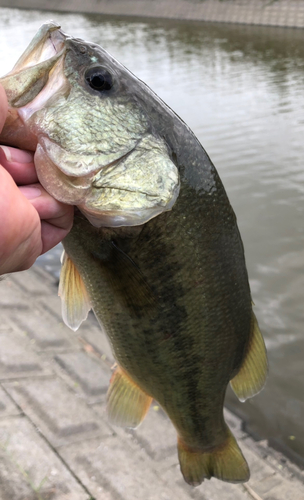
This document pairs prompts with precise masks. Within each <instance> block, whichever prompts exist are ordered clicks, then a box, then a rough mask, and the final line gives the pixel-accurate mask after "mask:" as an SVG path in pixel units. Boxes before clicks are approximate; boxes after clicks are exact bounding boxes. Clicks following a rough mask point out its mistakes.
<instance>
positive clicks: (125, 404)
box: [107, 367, 152, 429]
mask: <svg viewBox="0 0 304 500" xmlns="http://www.w3.org/2000/svg"><path fill="white" fill-rule="evenodd" d="M151 402H152V398H151V397H150V396H148V394H146V393H145V392H144V391H143V390H142V389H140V387H138V385H136V384H135V382H133V380H132V379H131V378H130V377H129V376H128V375H127V374H126V373H125V372H124V371H123V370H122V368H120V367H118V368H117V369H116V370H115V372H114V373H113V375H112V378H111V381H110V387H109V389H108V394H107V413H108V417H109V420H110V422H111V423H112V424H114V425H118V426H120V427H131V428H133V429H134V428H135V427H137V426H138V425H139V424H140V423H141V422H142V421H143V419H144V418H145V416H146V414H147V412H148V410H149V408H150V405H151Z"/></svg>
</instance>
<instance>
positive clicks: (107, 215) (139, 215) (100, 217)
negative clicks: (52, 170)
mask: <svg viewBox="0 0 304 500" xmlns="http://www.w3.org/2000/svg"><path fill="white" fill-rule="evenodd" d="M78 208H79V210H80V211H81V212H82V213H83V215H84V216H85V217H86V218H87V219H88V221H89V222H90V223H91V224H92V226H95V227H125V226H141V225H142V224H145V223H146V222H148V221H149V220H151V219H153V218H154V217H156V216H157V215H160V214H161V213H162V212H163V211H164V207H154V208H150V209H143V210H136V211H135V210H133V211H131V210H130V211H124V210H121V211H120V210H108V211H105V210H104V211H103V210H102V209H101V210H100V211H98V212H92V211H90V210H89V209H86V208H84V207H83V206H81V205H78Z"/></svg>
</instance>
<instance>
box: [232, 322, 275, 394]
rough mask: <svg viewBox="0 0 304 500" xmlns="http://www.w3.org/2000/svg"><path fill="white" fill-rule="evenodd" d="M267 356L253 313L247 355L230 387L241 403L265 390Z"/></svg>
mask: <svg viewBox="0 0 304 500" xmlns="http://www.w3.org/2000/svg"><path fill="white" fill-rule="evenodd" d="M267 369H268V365H267V354H266V348H265V343H264V339H263V337H262V334H261V332H260V329H259V325H258V322H257V319H256V317H255V315H254V313H252V331H251V336H250V340H249V346H248V349H247V353H246V355H245V357H244V359H243V363H242V366H241V368H240V370H239V372H238V373H237V375H236V376H235V377H234V378H233V379H232V380H231V381H230V385H231V387H232V389H233V391H234V392H235V394H236V395H237V397H238V398H239V400H240V401H246V399H248V398H252V397H253V396H255V394H257V393H258V392H260V391H261V389H263V387H264V385H265V381H266V377H267Z"/></svg>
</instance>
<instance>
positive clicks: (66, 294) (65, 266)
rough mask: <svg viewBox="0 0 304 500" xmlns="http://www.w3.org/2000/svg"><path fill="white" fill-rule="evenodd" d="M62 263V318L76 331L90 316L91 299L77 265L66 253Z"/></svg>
mask: <svg viewBox="0 0 304 500" xmlns="http://www.w3.org/2000/svg"><path fill="white" fill-rule="evenodd" d="M61 262H62V267H61V272H60V281H59V289H58V295H59V296H60V298H61V310H62V318H63V321H64V322H65V324H66V325H67V326H68V327H69V328H71V329H72V330H74V331H76V330H77V329H78V328H79V326H80V325H81V323H82V322H83V321H84V320H85V319H86V318H87V316H88V312H89V311H90V309H91V304H90V299H89V296H88V293H87V290H86V288H85V284H84V282H83V280H82V278H81V276H80V274H79V272H78V270H77V268H76V266H75V264H74V263H73V261H72V260H71V259H70V257H69V256H68V254H67V253H66V252H65V251H64V252H63V255H62V258H61Z"/></svg>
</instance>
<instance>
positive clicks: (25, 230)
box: [0, 166, 42, 274]
mask: <svg viewBox="0 0 304 500" xmlns="http://www.w3.org/2000/svg"><path fill="white" fill-rule="evenodd" d="M0 190H1V196H0V213H1V224H0V274H5V273H8V272H14V271H22V270H24V269H28V268H29V267H30V266H31V265H32V264H33V263H34V261H35V259H36V258H37V257H38V255H40V253H41V250H42V242H41V229H40V226H41V224H40V219H39V216H38V214H37V211H36V210H35V209H34V207H33V206H32V205H31V203H29V202H28V200H26V199H25V198H24V197H23V196H21V195H20V192H19V189H18V188H17V186H16V184H15V183H14V181H13V179H12V177H11V176H10V175H9V174H8V172H7V171H6V170H5V169H4V168H2V167H1V166H0Z"/></svg>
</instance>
